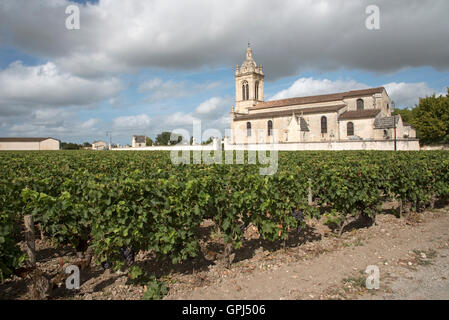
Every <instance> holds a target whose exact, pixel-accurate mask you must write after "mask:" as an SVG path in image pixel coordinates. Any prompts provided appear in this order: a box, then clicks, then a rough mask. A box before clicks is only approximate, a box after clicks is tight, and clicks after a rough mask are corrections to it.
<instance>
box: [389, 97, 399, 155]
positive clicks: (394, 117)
mask: <svg viewBox="0 0 449 320" xmlns="http://www.w3.org/2000/svg"><path fill="white" fill-rule="evenodd" d="M391 105H392V107H393V112H395V110H396V105H395V103H394V101H392V102H391ZM393 127H394V151H398V148H397V143H396V115H395V114H394V113H393Z"/></svg>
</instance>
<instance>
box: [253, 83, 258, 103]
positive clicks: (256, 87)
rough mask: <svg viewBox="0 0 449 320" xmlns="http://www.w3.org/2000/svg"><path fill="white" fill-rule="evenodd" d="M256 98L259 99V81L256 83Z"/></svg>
mask: <svg viewBox="0 0 449 320" xmlns="http://www.w3.org/2000/svg"><path fill="white" fill-rule="evenodd" d="M254 99H255V100H259V81H256V84H255V85H254Z"/></svg>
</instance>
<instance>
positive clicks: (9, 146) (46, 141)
mask: <svg viewBox="0 0 449 320" xmlns="http://www.w3.org/2000/svg"><path fill="white" fill-rule="evenodd" d="M60 146H61V141H59V140H58V139H55V138H34V137H32V138H26V137H14V138H13V137H6V138H0V150H59V149H60Z"/></svg>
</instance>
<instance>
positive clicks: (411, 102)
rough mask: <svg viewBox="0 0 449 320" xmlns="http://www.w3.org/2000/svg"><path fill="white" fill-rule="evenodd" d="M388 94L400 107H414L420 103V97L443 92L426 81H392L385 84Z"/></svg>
mask: <svg viewBox="0 0 449 320" xmlns="http://www.w3.org/2000/svg"><path fill="white" fill-rule="evenodd" d="M384 87H385V89H386V90H387V92H388V95H389V96H390V97H391V99H392V100H393V101H394V102H395V103H396V106H398V107H410V108H413V107H414V106H415V104H418V103H419V98H425V97H426V96H431V95H432V94H436V95H440V94H442V93H441V92H439V91H438V90H435V89H432V88H430V87H429V86H428V85H427V83H425V82H417V83H405V82H400V83H397V82H391V83H387V84H385V85H384Z"/></svg>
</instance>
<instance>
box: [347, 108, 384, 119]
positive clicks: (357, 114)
mask: <svg viewBox="0 0 449 320" xmlns="http://www.w3.org/2000/svg"><path fill="white" fill-rule="evenodd" d="M379 112H380V110H379V109H367V110H357V111H346V112H345V113H343V114H342V115H341V116H340V120H356V119H367V118H368V119H369V118H375V117H376V116H377V115H378V114H379Z"/></svg>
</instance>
